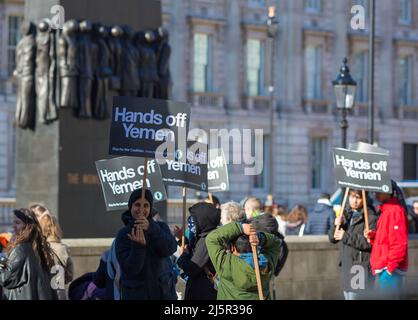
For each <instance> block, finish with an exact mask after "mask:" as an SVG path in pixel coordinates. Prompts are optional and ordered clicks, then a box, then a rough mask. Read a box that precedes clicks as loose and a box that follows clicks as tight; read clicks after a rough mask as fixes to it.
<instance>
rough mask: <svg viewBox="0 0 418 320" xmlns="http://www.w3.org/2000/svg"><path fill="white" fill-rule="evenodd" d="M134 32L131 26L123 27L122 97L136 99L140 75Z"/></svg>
mask: <svg viewBox="0 0 418 320" xmlns="http://www.w3.org/2000/svg"><path fill="white" fill-rule="evenodd" d="M133 38H134V31H133V30H132V28H131V27H129V26H123V35H122V45H123V51H122V53H123V54H122V65H123V67H122V87H121V90H120V94H121V95H122V96H133V97H136V96H137V94H138V91H139V88H140V80H139V74H138V60H139V52H138V49H137V48H136V46H135V45H134V44H133Z"/></svg>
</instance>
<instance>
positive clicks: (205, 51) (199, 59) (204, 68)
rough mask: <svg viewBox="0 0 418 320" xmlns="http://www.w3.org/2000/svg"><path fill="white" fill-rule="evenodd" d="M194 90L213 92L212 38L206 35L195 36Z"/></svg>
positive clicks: (197, 34)
mask: <svg viewBox="0 0 418 320" xmlns="http://www.w3.org/2000/svg"><path fill="white" fill-rule="evenodd" d="M193 43H194V48H193V49H194V51H193V53H194V56H193V90H194V91H195V92H211V91H212V36H210V35H208V34H204V33H196V34H194V42H193Z"/></svg>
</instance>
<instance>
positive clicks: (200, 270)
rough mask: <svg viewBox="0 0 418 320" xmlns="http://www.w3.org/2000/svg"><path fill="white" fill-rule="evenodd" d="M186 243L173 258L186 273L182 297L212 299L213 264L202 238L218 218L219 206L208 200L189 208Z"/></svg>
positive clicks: (215, 292)
mask: <svg viewBox="0 0 418 320" xmlns="http://www.w3.org/2000/svg"><path fill="white" fill-rule="evenodd" d="M189 212H190V217H189V219H188V225H189V244H188V247H186V248H185V249H184V251H183V253H182V255H181V256H180V257H179V258H178V260H177V265H178V266H179V267H180V268H181V269H183V271H184V273H185V274H186V275H187V277H188V279H187V283H186V291H185V295H184V299H185V300H216V296H217V291H216V290H215V288H214V282H213V278H214V277H215V275H216V272H215V268H214V267H213V264H212V262H211V261H210V258H209V253H208V249H207V247H206V242H205V238H206V236H207V235H208V234H209V232H211V231H212V230H214V229H216V227H217V226H218V225H219V223H220V221H221V213H220V210H219V209H216V207H215V206H214V205H213V204H211V203H206V202H199V203H196V204H195V205H193V206H192V207H190V208H189Z"/></svg>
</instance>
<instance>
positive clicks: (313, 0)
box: [305, 0, 321, 13]
mask: <svg viewBox="0 0 418 320" xmlns="http://www.w3.org/2000/svg"><path fill="white" fill-rule="evenodd" d="M305 10H306V11H307V12H314V13H318V12H321V0H306V2H305Z"/></svg>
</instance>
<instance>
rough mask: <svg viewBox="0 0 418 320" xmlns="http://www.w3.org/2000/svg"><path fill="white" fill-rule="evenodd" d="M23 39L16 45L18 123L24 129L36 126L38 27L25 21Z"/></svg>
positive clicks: (22, 28) (22, 29)
mask: <svg viewBox="0 0 418 320" xmlns="http://www.w3.org/2000/svg"><path fill="white" fill-rule="evenodd" d="M21 31H22V35H23V37H22V39H21V40H20V41H19V43H18V44H17V47H16V70H15V71H14V76H15V77H16V80H17V92H16V124H17V125H18V126H19V127H20V128H23V129H27V128H30V129H34V128H35V112H36V111H35V109H36V98H35V57H36V39H35V35H36V27H35V25H34V24H33V23H32V22H24V23H23V24H22V27H21Z"/></svg>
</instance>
